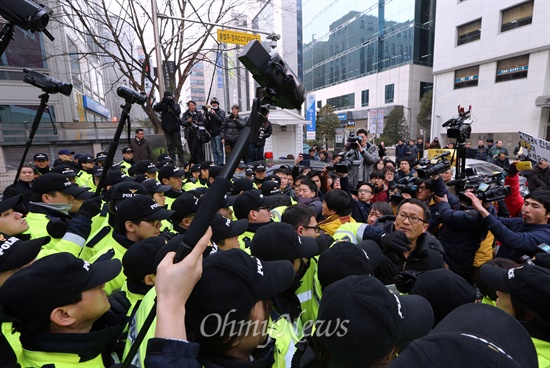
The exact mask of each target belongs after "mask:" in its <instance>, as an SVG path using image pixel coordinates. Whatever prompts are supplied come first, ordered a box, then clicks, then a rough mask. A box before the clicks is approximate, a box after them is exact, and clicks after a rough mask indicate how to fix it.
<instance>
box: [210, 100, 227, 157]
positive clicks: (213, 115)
mask: <svg viewBox="0 0 550 368" xmlns="http://www.w3.org/2000/svg"><path fill="white" fill-rule="evenodd" d="M210 105H211V106H212V108H211V109H210V111H207V112H206V114H208V115H206V116H209V117H210V124H209V128H210V135H211V136H212V144H211V146H212V156H213V157H214V162H215V163H216V165H218V166H222V165H223V144H222V136H221V129H222V124H223V122H224V121H225V115H226V114H225V111H224V110H222V109H221V108H220V101H218V98H217V97H212V100H210Z"/></svg>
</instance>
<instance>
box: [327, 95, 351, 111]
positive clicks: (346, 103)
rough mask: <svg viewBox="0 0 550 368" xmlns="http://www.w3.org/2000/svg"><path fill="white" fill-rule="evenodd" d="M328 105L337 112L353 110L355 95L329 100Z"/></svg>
mask: <svg viewBox="0 0 550 368" xmlns="http://www.w3.org/2000/svg"><path fill="white" fill-rule="evenodd" d="M327 104H328V105H331V106H332V107H334V109H335V110H343V109H352V108H354V107H355V93H350V94H347V95H343V96H338V97H332V98H327Z"/></svg>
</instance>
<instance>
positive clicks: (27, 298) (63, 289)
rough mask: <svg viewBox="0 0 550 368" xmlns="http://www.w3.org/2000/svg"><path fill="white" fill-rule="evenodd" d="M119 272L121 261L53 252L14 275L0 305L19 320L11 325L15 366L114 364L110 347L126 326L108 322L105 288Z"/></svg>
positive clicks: (0, 294)
mask: <svg viewBox="0 0 550 368" xmlns="http://www.w3.org/2000/svg"><path fill="white" fill-rule="evenodd" d="M120 270H121V264H120V261H119V260H107V261H103V262H98V263H96V264H90V263H88V262H86V261H84V260H82V259H79V258H76V257H75V256H73V255H71V254H69V253H57V254H53V255H50V256H47V257H44V258H42V259H39V260H38V261H36V262H34V263H33V264H32V265H30V266H28V267H25V268H23V269H21V270H19V271H18V272H16V273H15V274H13V275H12V276H11V277H10V278H9V279H8V280H7V281H6V282H5V283H4V285H3V286H2V288H0V303H1V304H2V306H3V307H4V310H5V311H6V313H8V314H9V315H11V316H13V317H15V318H17V322H16V323H14V327H15V328H16V329H17V330H18V331H20V332H21V343H22V345H23V353H22V357H21V359H20V361H19V364H21V366H23V367H43V366H47V365H52V366H55V367H56V368H64V367H65V368H75V367H90V368H91V367H94V368H97V367H109V366H110V365H111V364H112V363H115V362H114V361H113V359H112V356H111V351H110V346H111V344H112V342H113V341H114V340H115V339H116V338H117V337H118V335H119V334H120V332H121V331H122V327H123V326H122V325H123V324H124V323H120V320H114V319H113V318H110V317H111V316H110V313H109V309H110V305H109V301H108V300H107V297H106V295H105V291H104V290H103V285H104V284H105V283H106V282H108V281H109V280H111V279H112V278H113V277H115V276H116V275H117V274H118V273H119V272H120ZM107 314H109V316H108V315H107ZM108 317H109V318H108ZM100 319H101V321H99V320H100ZM115 321H116V322H115ZM96 322H98V323H97V324H96ZM100 326H101V327H100ZM53 342H55V343H53Z"/></svg>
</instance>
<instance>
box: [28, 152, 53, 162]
mask: <svg viewBox="0 0 550 368" xmlns="http://www.w3.org/2000/svg"><path fill="white" fill-rule="evenodd" d="M32 159H33V161H49V160H50V159H49V158H48V155H47V154H45V153H37V154H36V155H34V156H33V158H32Z"/></svg>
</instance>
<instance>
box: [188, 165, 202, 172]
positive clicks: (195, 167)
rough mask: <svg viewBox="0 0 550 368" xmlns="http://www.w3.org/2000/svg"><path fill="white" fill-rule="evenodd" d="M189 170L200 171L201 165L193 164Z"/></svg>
mask: <svg viewBox="0 0 550 368" xmlns="http://www.w3.org/2000/svg"><path fill="white" fill-rule="evenodd" d="M190 170H191V172H192V173H194V172H200V171H201V165H200V164H194V165H193V166H191V169H190Z"/></svg>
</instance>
